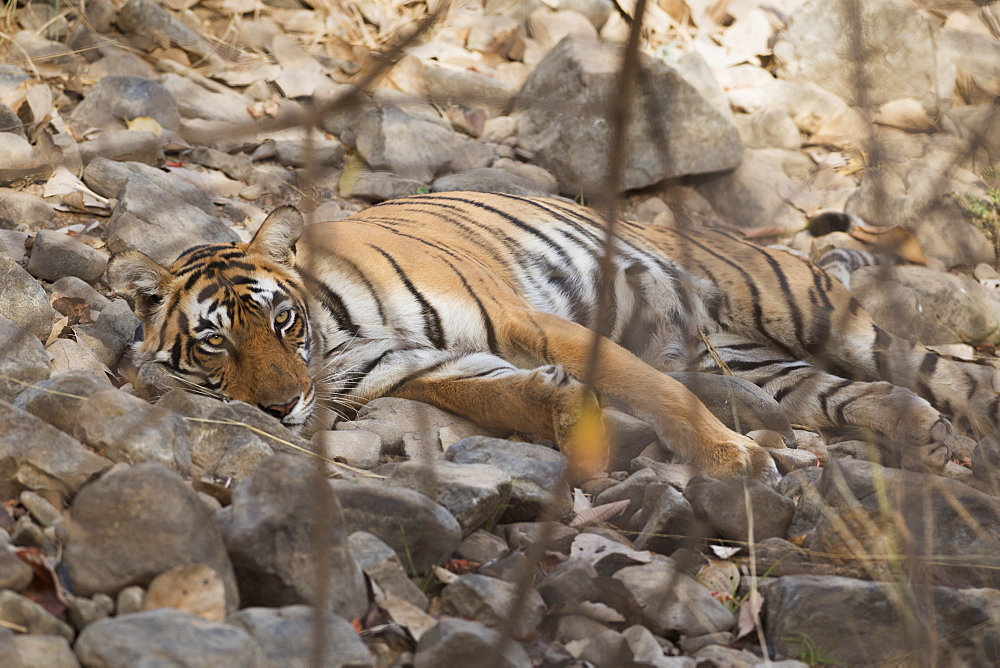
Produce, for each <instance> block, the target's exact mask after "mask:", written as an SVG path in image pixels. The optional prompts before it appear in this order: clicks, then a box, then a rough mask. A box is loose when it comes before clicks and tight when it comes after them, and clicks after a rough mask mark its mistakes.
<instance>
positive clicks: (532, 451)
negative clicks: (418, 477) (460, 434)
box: [444, 436, 572, 522]
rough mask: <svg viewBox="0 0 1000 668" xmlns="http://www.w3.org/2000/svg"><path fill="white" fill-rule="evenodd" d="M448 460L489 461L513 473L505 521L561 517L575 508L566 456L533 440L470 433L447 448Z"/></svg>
mask: <svg viewBox="0 0 1000 668" xmlns="http://www.w3.org/2000/svg"><path fill="white" fill-rule="evenodd" d="M444 458H445V459H446V460H447V461H451V462H457V463H460V464H490V465H492V466H495V467H496V468H498V469H500V470H501V471H503V472H504V473H506V474H507V475H509V476H510V478H511V480H512V484H511V491H510V502H509V506H508V508H507V510H506V511H505V512H504V513H503V515H502V517H501V521H502V522H518V521H525V520H534V519H535V518H537V517H539V516H545V517H547V518H558V517H561V516H563V515H565V514H566V513H568V512H569V510H570V509H571V508H572V503H571V500H570V491H569V485H568V483H567V482H566V479H565V474H566V457H565V456H564V455H562V454H560V453H558V452H556V451H555V450H551V449H549V448H545V447H543V446H540V445H535V444H533V443H515V442H512V441H506V440H503V439H499V438H490V437H487V436H470V437H468V438H464V439H462V440H460V441H458V442H457V443H455V444H453V445H451V446H450V447H449V448H448V449H447V451H445V454H444Z"/></svg>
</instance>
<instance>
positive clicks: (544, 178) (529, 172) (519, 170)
mask: <svg viewBox="0 0 1000 668" xmlns="http://www.w3.org/2000/svg"><path fill="white" fill-rule="evenodd" d="M504 118H509V117H507V116H505V117H504ZM511 120H513V119H511ZM490 166H491V167H493V168H494V169H502V170H503V171H505V172H510V173H511V174H514V175H515V176H520V177H522V178H525V179H528V180H529V181H532V182H533V183H534V184H535V186H536V187H538V188H541V189H542V190H544V191H545V195H544V196H545V197H548V196H549V195H554V194H556V193H558V192H559V183H558V182H557V181H556V177H554V176H553V175H552V173H551V172H549V170H547V169H544V168H542V167H539V166H538V165H532V164H531V163H528V162H520V161H517V160H512V159H510V158H497V159H496V160H494V161H493V164H492V165H490Z"/></svg>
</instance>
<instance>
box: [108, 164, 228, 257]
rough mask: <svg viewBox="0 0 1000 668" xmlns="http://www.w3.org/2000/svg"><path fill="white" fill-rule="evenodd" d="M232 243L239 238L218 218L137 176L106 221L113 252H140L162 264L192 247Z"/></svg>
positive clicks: (126, 184)
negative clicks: (132, 250) (130, 250)
mask: <svg viewBox="0 0 1000 668" xmlns="http://www.w3.org/2000/svg"><path fill="white" fill-rule="evenodd" d="M233 241H239V236H237V234H236V233H235V232H233V231H232V230H231V229H229V228H228V227H226V226H225V225H223V224H222V223H221V222H220V221H219V220H218V219H217V218H213V217H211V216H209V215H208V214H206V213H205V212H203V211H201V210H200V209H197V208H195V207H193V206H191V205H190V204H187V203H186V202H183V201H179V200H178V199H177V198H176V197H175V196H173V195H171V194H170V193H168V192H167V191H165V190H162V189H161V188H159V187H157V186H156V185H155V184H153V183H152V182H151V181H149V180H148V179H146V178H145V177H143V176H140V175H138V174H136V175H133V176H131V177H130V178H129V179H128V181H127V182H126V183H125V186H124V187H123V188H122V190H121V192H120V193H119V202H118V206H117V207H115V211H114V213H113V214H112V215H111V219H110V220H109V221H108V247H109V248H110V249H111V251H112V252H116V253H117V252H119V251H123V250H127V249H134V250H139V251H142V252H143V253H145V254H146V255H149V256H150V257H151V258H153V259H154V260H156V261H157V262H160V263H161V264H169V263H170V262H172V261H173V260H174V259H175V258H176V257H177V256H178V255H180V254H181V252H183V251H185V250H187V249H188V248H190V247H191V246H196V245H198V244H206V243H225V242H233Z"/></svg>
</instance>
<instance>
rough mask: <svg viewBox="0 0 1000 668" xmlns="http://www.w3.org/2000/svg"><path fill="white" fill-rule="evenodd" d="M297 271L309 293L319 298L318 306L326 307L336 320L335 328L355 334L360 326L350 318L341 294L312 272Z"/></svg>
mask: <svg viewBox="0 0 1000 668" xmlns="http://www.w3.org/2000/svg"><path fill="white" fill-rule="evenodd" d="M299 272H300V273H301V274H302V281H303V282H304V283H305V285H306V289H308V290H309V293H310V294H312V295H313V296H314V297H316V298H317V299H318V300H319V303H320V306H322V307H323V308H324V309H326V311H327V312H328V313H329V314H330V315H331V316H332V317H333V319H334V320H335V321H336V322H337V329H340V330H342V331H346V332H350V333H351V334H353V335H355V336H357V334H358V330H359V329H360V327H359V326H358V325H357V324H356V323H355V322H354V321H353V320H352V319H351V314H350V312H349V311H348V309H347V305H346V304H344V300H343V299H342V298H341V296H340V295H338V294H337V293H336V292H334V291H333V289H331V288H330V286H328V285H327V284H326V283H324V282H322V281H321V280H319V279H318V278H316V277H315V276H313V275H312V274H310V273H308V272H306V271H304V270H302V269H300V270H299Z"/></svg>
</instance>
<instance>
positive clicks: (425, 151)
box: [357, 105, 457, 183]
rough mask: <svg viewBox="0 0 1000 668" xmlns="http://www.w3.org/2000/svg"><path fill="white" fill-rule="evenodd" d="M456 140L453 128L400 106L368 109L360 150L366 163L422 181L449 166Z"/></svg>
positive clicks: (359, 135) (359, 132)
mask: <svg viewBox="0 0 1000 668" xmlns="http://www.w3.org/2000/svg"><path fill="white" fill-rule="evenodd" d="M456 141H457V140H456V138H455V134H454V132H453V131H452V130H451V129H450V128H446V127H442V126H441V125H439V124H438V123H435V122H432V121H429V120H426V119H425V118H421V117H419V116H413V115H410V114H408V113H406V112H405V111H403V109H401V108H400V107H398V106H396V105H386V106H383V107H381V108H379V109H372V110H370V111H368V112H366V113H365V114H364V115H363V116H362V117H361V123H360V127H358V130H357V150H358V153H359V155H360V156H361V157H362V159H363V160H364V161H365V164H367V165H368V166H369V167H370V168H372V169H373V170H388V171H391V172H393V173H395V174H396V175H397V176H401V177H403V178H405V179H412V180H414V181H420V182H421V183H430V181H431V180H432V179H433V178H434V176H435V175H436V174H437V173H438V172H439V171H441V170H442V169H443V168H444V167H445V166H447V164H448V163H449V162H450V161H451V157H452V152H453V151H454V147H455V143H456Z"/></svg>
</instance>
